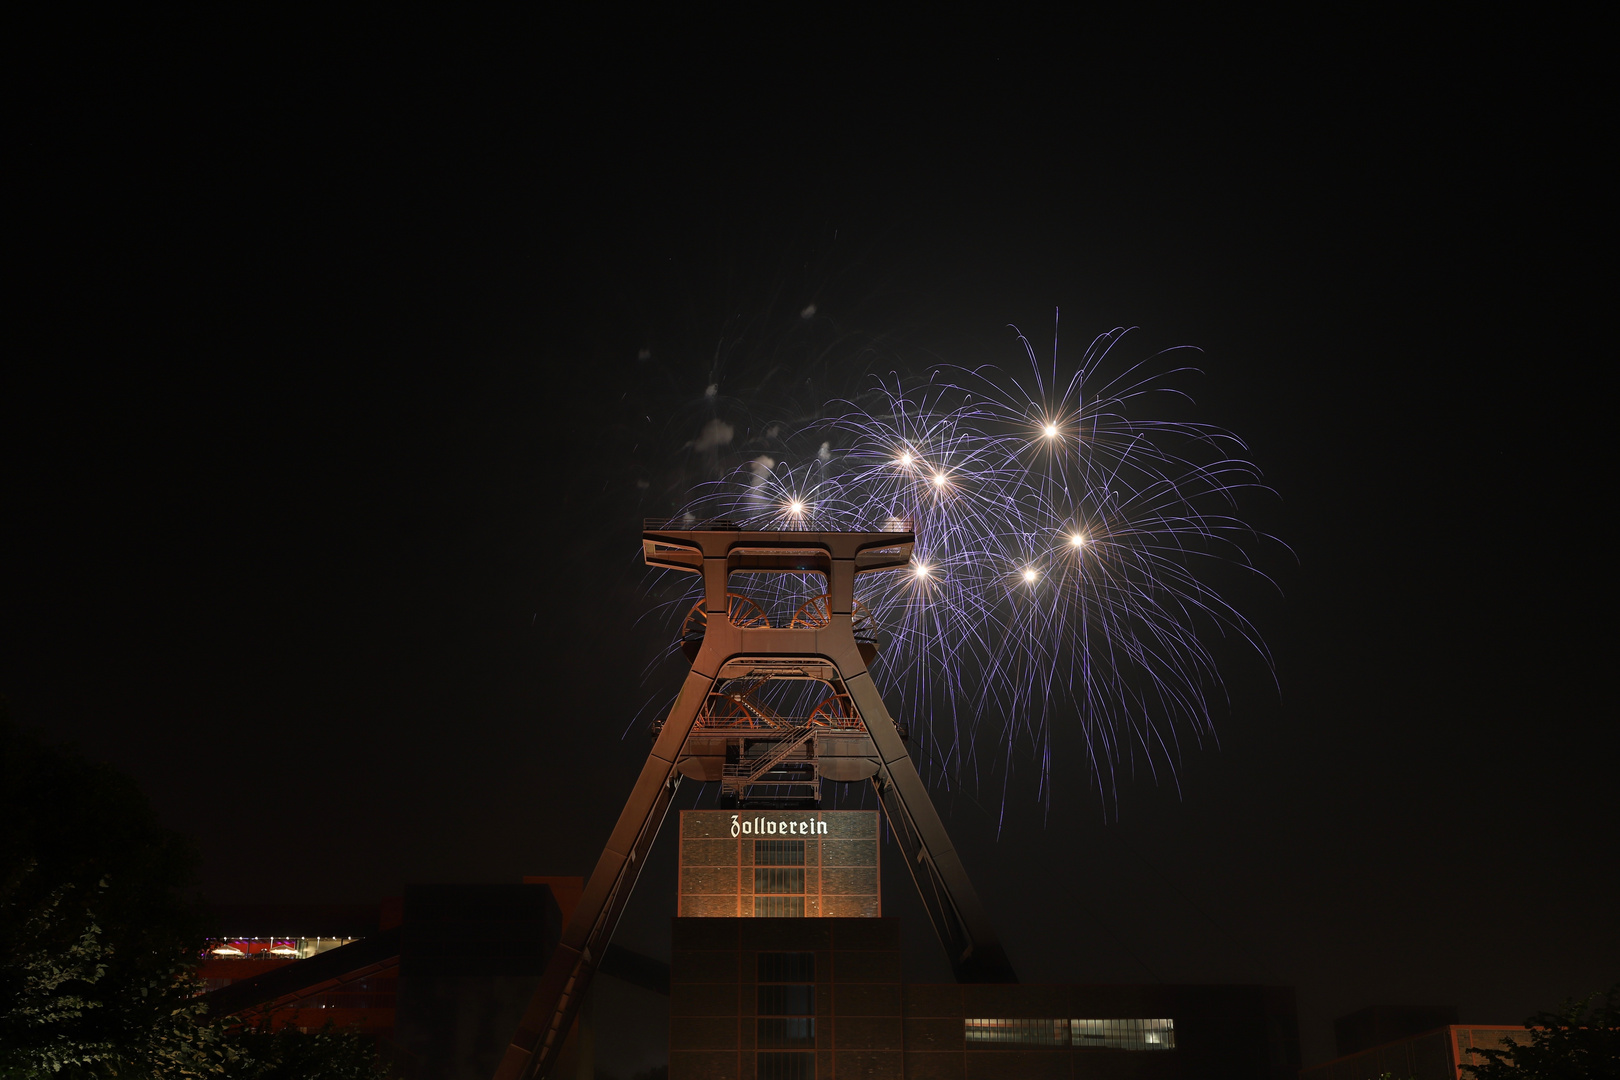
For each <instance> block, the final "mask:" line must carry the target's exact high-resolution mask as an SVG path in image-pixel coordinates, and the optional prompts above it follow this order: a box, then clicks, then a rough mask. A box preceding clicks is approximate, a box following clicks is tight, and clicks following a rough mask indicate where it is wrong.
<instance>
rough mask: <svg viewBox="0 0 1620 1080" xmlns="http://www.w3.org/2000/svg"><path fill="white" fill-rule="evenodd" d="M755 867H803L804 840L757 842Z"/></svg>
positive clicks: (755, 843)
mask: <svg viewBox="0 0 1620 1080" xmlns="http://www.w3.org/2000/svg"><path fill="white" fill-rule="evenodd" d="M754 865H755V866H803V865H804V841H803V840H755V841H754Z"/></svg>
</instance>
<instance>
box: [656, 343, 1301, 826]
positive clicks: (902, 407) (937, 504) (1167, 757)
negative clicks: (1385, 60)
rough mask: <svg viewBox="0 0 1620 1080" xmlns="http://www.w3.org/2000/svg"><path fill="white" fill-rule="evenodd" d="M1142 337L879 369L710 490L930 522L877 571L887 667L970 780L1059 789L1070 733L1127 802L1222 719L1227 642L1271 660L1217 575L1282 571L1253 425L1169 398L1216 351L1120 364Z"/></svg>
mask: <svg viewBox="0 0 1620 1080" xmlns="http://www.w3.org/2000/svg"><path fill="white" fill-rule="evenodd" d="M1125 333H1126V332H1125V331H1124V330H1114V331H1112V332H1110V333H1108V334H1105V335H1103V336H1101V337H1099V338H1097V339H1096V340H1095V341H1093V342H1092V344H1091V345H1090V347H1089V348H1088V349H1087V350H1086V351H1085V353H1084V355H1083V356H1082V357H1081V359H1080V361H1079V363H1078V364H1076V365H1074V366H1073V367H1072V369H1071V370H1068V371H1065V370H1064V369H1063V366H1062V365H1061V364H1060V361H1059V357H1058V353H1057V348H1056V343H1055V341H1054V346H1053V356H1052V358H1051V359H1050V360H1049V361H1047V362H1044V363H1043V362H1042V361H1041V360H1040V359H1039V358H1038V357H1037V355H1036V353H1035V350H1034V349H1033V347H1032V346H1031V344H1030V342H1029V340H1028V339H1027V338H1025V337H1024V336H1023V335H1022V334H1019V336H1018V342H1019V344H1020V347H1021V351H1022V354H1023V356H1022V359H1021V362H1020V363H1019V364H1018V366H1017V367H1016V368H1013V369H1010V370H1009V369H1003V368H1000V367H992V366H981V367H974V368H965V367H950V366H942V367H939V368H937V369H936V370H934V371H932V372H931V373H930V374H929V375H927V376H926V377H918V378H912V379H906V378H901V377H898V376H892V375H891V376H889V377H888V378H886V379H879V380H875V384H874V385H873V386H872V387H871V388H870V389H869V390H868V391H866V392H865V393H861V394H858V395H856V396H854V397H852V398H849V399H847V400H842V401H837V402H833V403H832V405H831V407H830V408H828V409H826V410H825V411H824V413H823V415H822V416H820V417H818V418H817V419H815V420H813V421H807V422H805V423H803V424H801V425H797V426H796V427H794V429H793V430H791V431H788V432H786V433H785V437H784V438H783V440H782V442H781V443H780V444H779V448H778V449H777V451H776V453H775V455H772V454H763V453H762V454H759V455H757V456H755V457H752V458H750V459H748V460H746V461H745V462H743V463H742V464H741V465H740V467H738V468H736V469H735V470H733V471H732V472H730V473H729V474H727V475H726V476H724V477H723V478H722V479H720V480H719V481H716V482H713V483H710V484H706V485H703V486H702V487H701V488H700V489H699V490H698V491H697V492H696V493H695V496H696V497H695V498H694V500H693V502H692V503H691V504H690V506H689V507H688V508H687V512H688V513H690V514H692V515H693V516H695V517H710V516H727V517H733V518H736V519H738V520H739V521H740V522H743V523H746V524H754V525H763V526H765V527H770V528H871V527H881V526H882V524H883V523H884V521H885V520H888V519H911V520H913V521H915V522H916V527H917V545H916V555H915V560H914V564H913V566H912V567H911V568H910V569H909V570H907V571H904V572H896V573H890V574H877V575H867V576H865V577H864V578H863V579H862V582H861V593H860V595H859V597H858V598H859V599H860V601H861V602H862V603H863V604H864V605H865V607H866V609H867V610H868V611H869V612H870V613H871V617H872V619H873V621H874V623H875V624H876V625H877V626H878V627H881V630H882V634H883V637H884V638H885V642H884V648H883V650H882V652H881V653H880V655H879V658H878V660H877V661H876V662H875V663H874V665H873V666H874V669H876V671H875V673H876V674H877V675H878V677H879V683H880V685H883V686H885V687H886V688H889V689H890V690H891V692H896V691H897V692H898V693H899V694H900V695H901V696H902V698H903V700H904V701H905V702H906V704H907V708H906V710H905V712H906V715H907V718H908V721H909V723H910V725H911V728H912V730H913V731H914V732H917V733H918V735H919V736H920V737H921V739H920V741H921V744H922V746H923V748H924V751H925V754H926V760H925V762H924V764H925V765H926V766H927V767H928V768H929V770H930V772H932V773H934V774H935V775H936V776H937V777H939V778H940V779H942V780H943V781H944V782H946V783H949V784H963V785H967V786H969V787H975V786H982V785H983V784H984V783H985V782H986V781H987V780H988V779H989V778H990V777H991V776H993V775H998V774H999V776H1000V783H1001V784H1002V785H1005V784H1006V783H1007V779H1008V777H1010V776H1011V775H1012V772H1013V769H1012V764H1013V763H1014V762H1015V761H1017V760H1028V759H1031V758H1032V759H1033V760H1034V761H1035V762H1036V763H1037V764H1038V768H1037V770H1036V774H1037V775H1038V777H1039V780H1038V786H1039V792H1040V796H1041V797H1042V798H1043V799H1044V800H1048V801H1049V799H1050V795H1051V780H1052V777H1053V775H1054V772H1055V770H1056V768H1057V766H1058V765H1059V764H1060V762H1059V760H1058V757H1057V754H1058V752H1059V751H1060V750H1061V752H1062V753H1064V754H1065V755H1067V754H1070V753H1074V754H1077V755H1080V754H1083V755H1084V757H1085V759H1086V762H1087V765H1088V767H1089V772H1090V775H1091V776H1092V777H1093V778H1094V779H1095V782H1096V789H1097V791H1098V792H1099V793H1100V794H1101V795H1102V796H1103V801H1104V804H1105V806H1111V805H1114V804H1115V802H1116V799H1117V795H1118V783H1119V778H1120V775H1121V773H1122V772H1130V771H1134V770H1135V769H1136V767H1137V766H1138V765H1139V764H1140V765H1144V766H1145V767H1146V768H1147V769H1148V770H1149V771H1151V772H1152V773H1153V774H1154V775H1155V776H1158V775H1159V774H1160V773H1161V771H1167V772H1168V774H1169V775H1170V777H1171V778H1174V777H1175V774H1176V771H1177V768H1178V766H1179V763H1180V761H1181V759H1182V754H1183V743H1184V741H1186V740H1189V739H1190V740H1192V741H1193V742H1194V743H1196V744H1202V743H1204V742H1205V741H1206V740H1208V739H1210V738H1212V737H1213V734H1214V728H1213V719H1214V715H1215V712H1216V709H1217V707H1218V706H1219V705H1220V704H1221V703H1222V702H1223V701H1224V691H1223V689H1222V682H1221V678H1220V672H1219V670H1218V666H1217V662H1216V659H1217V658H1216V654H1215V652H1214V651H1213V644H1214V642H1215V641H1216V640H1218V639H1223V638H1225V639H1236V640H1238V641H1240V642H1242V643H1245V644H1246V646H1247V647H1248V648H1249V649H1250V650H1252V652H1253V653H1255V654H1256V655H1258V656H1259V657H1260V658H1261V659H1262V660H1263V661H1264V662H1265V663H1266V664H1267V665H1269V664H1270V656H1269V653H1268V651H1267V649H1266V646H1265V644H1264V642H1263V641H1262V640H1261V638H1260V635H1259V634H1258V633H1257V632H1256V631H1255V628H1254V626H1253V625H1252V623H1251V622H1250V621H1249V620H1248V618H1247V617H1245V616H1244V615H1243V614H1242V613H1241V612H1240V611H1238V610H1237V608H1235V607H1234V606H1233V605H1232V604H1231V603H1230V602H1228V601H1227V600H1226V599H1225V598H1224V597H1223V595H1222V592H1221V590H1220V589H1219V588H1218V587H1217V586H1216V585H1215V584H1214V583H1213V582H1214V581H1216V580H1219V579H1220V578H1221V577H1222V574H1221V573H1217V572H1215V571H1217V569H1218V568H1219V567H1233V566H1235V567H1239V568H1242V569H1243V570H1245V571H1248V572H1250V573H1253V574H1256V575H1258V576H1262V577H1263V576H1264V575H1262V574H1260V571H1259V570H1258V569H1256V565H1255V562H1254V559H1253V557H1252V556H1253V553H1254V551H1255V549H1256V548H1257V547H1258V546H1260V545H1262V544H1264V543H1267V542H1270V538H1269V537H1265V536H1263V535H1262V534H1259V533H1257V532H1256V531H1255V530H1253V529H1251V528H1250V527H1249V526H1248V525H1246V524H1245V523H1244V522H1243V520H1242V519H1241V518H1240V517H1239V516H1238V514H1239V506H1238V497H1239V495H1240V494H1241V493H1242V492H1243V491H1245V490H1246V489H1255V488H1262V487H1263V485H1262V483H1261V478H1260V474H1259V471H1258V469H1257V468H1256V467H1255V466H1254V464H1253V463H1252V462H1251V461H1250V460H1249V459H1248V457H1247V456H1246V455H1247V450H1246V448H1245V446H1244V444H1243V443H1242V442H1241V441H1240V440H1239V439H1238V438H1237V437H1236V436H1235V435H1233V434H1232V433H1231V432H1229V431H1227V430H1225V429H1222V428H1219V427H1215V426H1212V425H1208V424H1204V423H1198V422H1194V421H1188V420H1180V419H1162V418H1156V417H1155V415H1154V412H1155V408H1154V406H1155V402H1156V401H1164V400H1167V396H1168V397H1175V398H1180V399H1183V400H1185V395H1184V394H1182V393H1181V392H1180V391H1179V390H1178V389H1177V388H1176V383H1177V381H1178V379H1180V378H1181V377H1182V376H1184V375H1186V374H1187V373H1189V372H1191V371H1192V370H1193V369H1191V368H1188V367H1185V366H1178V365H1176V364H1174V363H1173V360H1174V358H1175V355H1176V354H1175V353H1173V352H1172V353H1163V354H1159V355H1157V356H1154V357H1151V358H1149V359H1148V360H1144V361H1141V362H1139V363H1136V364H1132V365H1127V366H1124V367H1123V369H1122V370H1118V371H1116V372H1115V373H1113V374H1105V372H1107V371H1108V370H1109V369H1110V368H1111V367H1112V366H1113V365H1112V363H1111V360H1112V356H1113V354H1114V352H1115V351H1116V347H1117V346H1118V345H1119V343H1120V341H1121V340H1122V339H1123V338H1124V336H1125ZM768 587H771V588H777V589H782V590H784V591H786V590H791V589H793V588H796V587H797V588H806V587H807V586H805V585H804V584H802V583H796V582H794V581H793V579H792V578H791V577H786V578H776V579H774V580H773V581H772V583H771V584H770V585H769V586H768ZM767 599H769V600H774V601H777V602H782V601H789V602H791V601H792V600H793V599H794V597H791V596H786V595H784V596H781V597H767ZM673 606H678V605H673ZM1061 764H1062V765H1063V766H1064V767H1065V768H1073V766H1074V765H1076V764H1078V761H1077V760H1068V759H1066V760H1064V761H1062V762H1061ZM1002 766H1005V767H1002ZM1003 796H1005V787H1003ZM1003 804H1005V798H1003Z"/></svg>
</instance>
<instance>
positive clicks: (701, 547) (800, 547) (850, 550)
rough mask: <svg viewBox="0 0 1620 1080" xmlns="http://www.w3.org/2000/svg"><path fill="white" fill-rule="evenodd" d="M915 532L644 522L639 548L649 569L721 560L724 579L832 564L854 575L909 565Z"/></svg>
mask: <svg viewBox="0 0 1620 1080" xmlns="http://www.w3.org/2000/svg"><path fill="white" fill-rule="evenodd" d="M916 543H917V527H916V524H915V523H914V522H912V521H911V520H909V519H905V518H890V519H888V520H887V521H885V522H884V523H883V527H882V528H880V529H871V530H853V529H852V530H842V529H838V530H831V529H809V528H806V529H797V528H790V529H762V528H759V527H757V526H755V525H752V524H747V523H744V522H738V521H734V520H728V519H724V518H720V519H711V520H707V521H687V520H684V519H675V520H669V519H665V518H648V519H646V520H645V521H644V522H643V524H642V532H641V546H642V551H643V554H644V555H645V557H646V560H647V565H648V566H660V567H664V568H665V569H669V570H685V571H686V572H688V573H693V574H696V573H702V571H703V564H704V561H705V560H708V559H714V560H719V559H724V560H725V561H726V570H727V572H728V573H763V574H772V573H774V574H803V573H814V572H819V573H822V574H828V573H830V571H831V569H832V564H833V563H834V562H853V563H854V570H855V573H857V574H866V573H872V572H874V571H878V570H897V569H899V568H901V567H903V566H906V565H908V564H909V563H910V562H911V552H912V548H913V547H914V546H915V545H916Z"/></svg>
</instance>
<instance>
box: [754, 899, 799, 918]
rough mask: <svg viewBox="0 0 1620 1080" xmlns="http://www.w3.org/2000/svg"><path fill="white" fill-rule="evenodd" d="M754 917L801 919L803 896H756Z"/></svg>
mask: <svg viewBox="0 0 1620 1080" xmlns="http://www.w3.org/2000/svg"><path fill="white" fill-rule="evenodd" d="M754 918H756V919H802V918H804V897H802V896H756V897H754Z"/></svg>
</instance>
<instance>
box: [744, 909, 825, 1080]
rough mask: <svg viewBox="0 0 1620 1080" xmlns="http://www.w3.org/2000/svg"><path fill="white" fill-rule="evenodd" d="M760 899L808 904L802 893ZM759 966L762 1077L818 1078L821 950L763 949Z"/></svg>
mask: <svg viewBox="0 0 1620 1080" xmlns="http://www.w3.org/2000/svg"><path fill="white" fill-rule="evenodd" d="M761 899H768V900H772V901H775V902H781V901H785V900H799V901H800V903H801V904H802V903H803V898H802V897H762V898H761ZM755 964H756V970H757V974H758V981H759V985H758V987H757V989H756V993H757V994H758V995H759V996H758V1005H759V1008H758V1014H759V1015H757V1016H756V1018H755V1020H754V1024H755V1032H756V1035H757V1037H758V1042H757V1043H756V1044H755V1045H756V1046H757V1047H758V1049H757V1051H756V1053H755V1066H756V1068H757V1070H758V1077H759V1080H815V1077H816V1055H815V1045H816V1018H815V1015H814V1014H815V1011H816V954H815V953H813V952H769V953H768V952H762V953H759V954H758V955H757V957H756V958H755ZM772 1014H774V1015H772Z"/></svg>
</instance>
